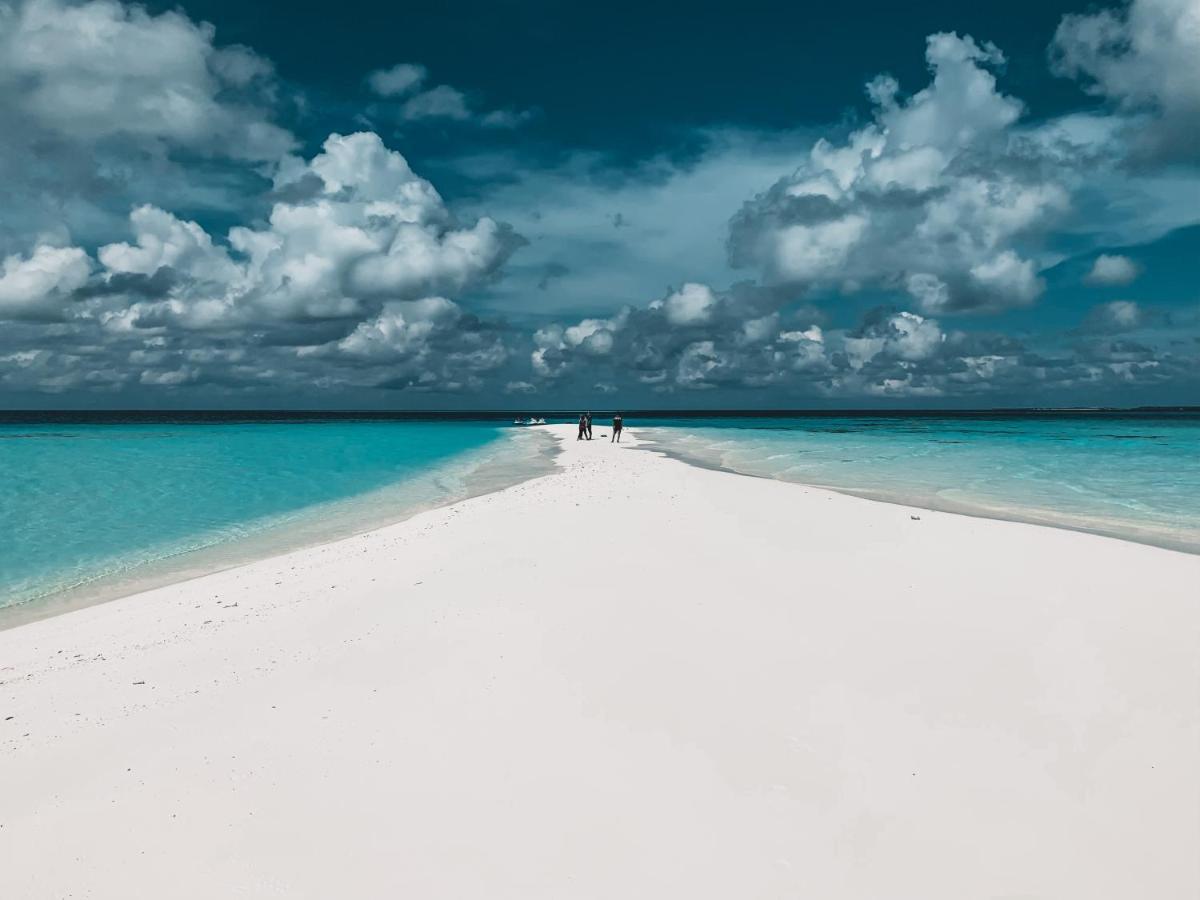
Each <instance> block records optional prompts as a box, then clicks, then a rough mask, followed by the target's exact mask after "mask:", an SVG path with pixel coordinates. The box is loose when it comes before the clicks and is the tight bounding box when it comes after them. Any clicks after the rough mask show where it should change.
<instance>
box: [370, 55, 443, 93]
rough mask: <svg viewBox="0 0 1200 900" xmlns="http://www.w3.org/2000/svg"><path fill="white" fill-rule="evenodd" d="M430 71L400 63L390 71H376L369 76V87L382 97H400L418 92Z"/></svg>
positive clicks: (412, 64) (411, 64) (420, 66)
mask: <svg viewBox="0 0 1200 900" xmlns="http://www.w3.org/2000/svg"><path fill="white" fill-rule="evenodd" d="M428 74H429V73H428V71H426V69H425V67H424V66H422V65H418V64H416V63H399V64H398V65H395V66H392V67H391V68H389V69H376V70H375V71H374V72H372V73H371V74H370V75H368V76H367V86H368V87H370V89H371V90H372V91H374V92H375V93H376V94H378V95H379V96H380V97H399V96H402V95H404V94H407V93H409V92H410V91H413V90H416V89H417V88H418V87H420V86H421V84H422V83H423V82H424V81H425V78H426V77H427V76H428Z"/></svg>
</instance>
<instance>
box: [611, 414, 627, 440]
mask: <svg viewBox="0 0 1200 900" xmlns="http://www.w3.org/2000/svg"><path fill="white" fill-rule="evenodd" d="M624 427H625V419H624V417H623V416H622V415H621V414H620V413H617V414H616V415H615V416H613V436H612V440H611V441H609V443H610V444H611V443H613V441H615V442H616V443H618V444H619V443H621V429H622V428H624Z"/></svg>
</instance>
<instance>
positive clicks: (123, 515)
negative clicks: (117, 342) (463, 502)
mask: <svg viewBox="0 0 1200 900" xmlns="http://www.w3.org/2000/svg"><path fill="white" fill-rule="evenodd" d="M509 421H510V422H511V420H509ZM552 467H553V463H552V450H551V446H550V439H549V438H548V436H546V435H539V434H537V433H535V432H532V431H530V430H527V429H514V428H512V427H511V425H506V424H505V423H503V422H497V421H479V420H475V421H458V420H424V419H405V418H378V417H374V418H365V417H364V418H354V417H349V418H348V417H345V416H335V415H329V416H323V415H311V416H297V415H278V414H276V415H271V414H266V415H263V414H257V415H255V414H175V415H158V414H113V413H95V414H45V415H40V416H39V415H37V414H3V415H2V416H0V485H2V486H3V490H2V491H0V535H3V539H2V540H0V612H2V611H3V610H4V608H6V607H7V608H8V616H9V618H12V617H13V616H14V615H16V616H18V617H21V616H24V615H27V614H29V613H31V612H38V611H42V612H44V611H45V609H47V608H49V607H50V606H53V605H59V606H61V605H63V604H64V603H69V604H71V605H79V604H81V603H86V602H91V601H92V600H95V599H103V597H104V596H105V595H116V594H120V593H125V592H128V591H129V590H131V589H134V588H141V587H149V586H153V585H155V584H161V583H166V582H169V581H172V580H177V579H179V578H181V577H189V576H191V575H195V574H200V573H202V572H207V571H213V570H216V569H219V568H224V567H227V566H229V565H233V564H236V563H239V562H244V561H247V560H249V559H253V558H256V557H260V556H264V555H269V554H270V553H273V552H281V551H283V550H287V549H292V548H295V547H299V546H304V545H308V544H313V543H319V542H321V541H324V540H329V539H332V538H336V537H341V536H345V535H348V534H352V533H355V532H358V531H362V530H366V529H368V528H371V527H375V526H378V525H382V524H385V523H388V522H393V521H398V520H399V519H402V518H405V517H406V516H408V515H410V514H412V513H413V512H416V511H418V510H421V509H425V508H428V507H432V506H435V505H438V504H441V503H446V502H450V501H453V500H456V499H460V498H462V497H466V496H468V495H472V494H477V493H483V492H486V491H488V490H493V489H496V488H499V487H503V486H506V485H509V484H513V483H516V482H519V481H521V480H524V479H526V478H530V477H534V476H536V475H539V474H543V473H545V472H548V471H550V470H551V469H552ZM16 607H20V610H19V611H18V610H17V609H16Z"/></svg>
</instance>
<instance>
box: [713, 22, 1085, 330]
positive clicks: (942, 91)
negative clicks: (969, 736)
mask: <svg viewBox="0 0 1200 900" xmlns="http://www.w3.org/2000/svg"><path fill="white" fill-rule="evenodd" d="M925 56H926V61H927V62H928V64H929V68H930V71H931V73H932V76H933V79H932V83H931V84H929V85H928V86H927V87H925V88H923V89H922V90H920V91H918V92H917V93H916V94H914V95H912V96H911V97H907V98H904V97H902V96H901V95H900V86H899V84H898V83H897V82H896V81H895V80H894V79H892V78H890V77H887V76H881V77H879V78H877V79H875V80H874V81H872V82H871V83H870V84H869V85H868V95H869V97H870V99H871V102H872V104H873V106H874V116H873V121H872V122H871V123H870V124H869V125H867V126H865V127H863V128H861V129H859V130H857V131H855V132H854V133H852V134H851V135H850V136H849V137H848V138H847V140H846V141H845V142H843V143H840V144H835V143H831V142H829V141H825V140H821V141H818V142H817V143H816V145H815V146H814V147H813V149H812V151H811V152H810V153H809V155H808V158H807V159H805V160H802V162H801V164H800V165H799V167H798V168H797V169H796V171H795V172H794V173H793V174H791V175H789V176H788V177H786V178H783V179H781V180H780V181H778V182H777V183H776V184H775V185H774V186H773V187H772V188H771V189H770V190H768V191H767V192H765V193H764V194H761V195H759V196H758V197H756V198H755V199H753V200H751V201H749V202H748V203H746V204H745V205H744V207H743V208H742V210H741V211H740V212H739V213H738V214H737V215H736V216H735V217H734V219H733V222H732V225H731V235H730V243H729V250H730V254H731V259H732V261H733V263H734V264H735V265H739V266H754V267H757V268H758V269H759V270H760V271H761V272H762V274H763V277H764V278H765V279H766V280H767V281H769V282H771V283H776V284H792V285H798V286H806V287H807V286H816V287H821V286H825V287H832V288H835V289H836V288H842V289H850V290H853V289H856V288H858V287H860V286H863V285H865V284H875V285H879V286H882V287H895V286H904V287H905V288H906V289H907V291H908V293H909V294H910V295H911V296H912V297H913V298H914V299H915V300H916V302H918V303H919V304H920V306H921V308H922V309H924V310H926V311H928V312H930V313H937V314H948V313H954V312H964V311H995V310H1000V309H1005V308H1008V307H1013V306H1024V305H1028V304H1029V303H1032V302H1033V301H1034V300H1036V299H1037V297H1038V296H1039V295H1040V294H1041V292H1042V290H1043V284H1042V281H1041V279H1040V277H1039V276H1038V269H1039V264H1038V261H1037V257H1036V256H1035V255H1030V253H1029V250H1028V249H1026V246H1025V245H1026V244H1028V245H1030V246H1031V247H1034V248H1035V249H1036V240H1035V239H1036V237H1037V236H1038V235H1039V234H1041V233H1043V232H1044V231H1045V230H1046V229H1047V228H1048V226H1049V225H1050V224H1051V223H1052V222H1053V221H1054V220H1055V219H1056V217H1057V216H1058V215H1059V214H1061V213H1063V212H1064V211H1066V210H1067V209H1068V208H1069V205H1070V197H1069V193H1068V191H1067V190H1066V189H1065V188H1064V187H1063V186H1062V185H1061V184H1060V183H1058V181H1057V180H1054V179H1051V178H1049V177H1048V176H1047V174H1046V172H1045V170H1044V167H1042V166H1036V165H1030V164H1029V160H1028V153H1029V151H1028V147H1027V146H1024V145H1022V146H1018V145H1019V143H1020V142H1019V141H1018V140H1017V138H1016V136H1015V135H1014V133H1013V126H1014V125H1015V123H1016V122H1017V121H1018V119H1019V118H1020V116H1021V114H1022V111H1023V106H1022V104H1021V103H1020V101H1018V100H1016V99H1015V98H1012V97H1009V96H1007V95H1005V94H1003V93H1001V92H1000V91H999V90H998V87H997V84H996V78H995V76H994V74H993V73H992V71H991V68H993V67H995V66H997V65H999V64H1001V63H1002V62H1003V59H1004V57H1003V55H1002V54H1001V52H1000V50H999V49H998V48H996V47H995V46H993V45H991V44H987V43H984V44H980V43H978V42H976V41H975V40H974V39H972V38H970V37H962V36H959V35H956V34H935V35H932V36H931V37H930V38H929V40H928V42H927V46H926V54H925Z"/></svg>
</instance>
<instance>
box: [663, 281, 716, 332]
mask: <svg viewBox="0 0 1200 900" xmlns="http://www.w3.org/2000/svg"><path fill="white" fill-rule="evenodd" d="M716 305H717V298H716V297H715V296H713V292H712V288H710V287H709V286H708V285H706V284H685V285H684V286H683V287H682V288H680V289H679V290H678V291H675V292H674V293H672V294H670V295H668V296H667V298H666V299H665V300H663V301H662V310H663V315H664V316H666V319H667V321H668V322H670V323H671V324H672V325H682V326H687V325H698V324H702V323H704V322H708V321H710V320H711V319H712V315H713V309H714V307H715V306H716Z"/></svg>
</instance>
